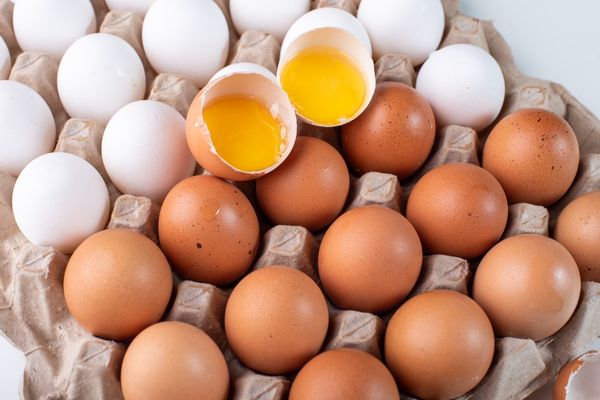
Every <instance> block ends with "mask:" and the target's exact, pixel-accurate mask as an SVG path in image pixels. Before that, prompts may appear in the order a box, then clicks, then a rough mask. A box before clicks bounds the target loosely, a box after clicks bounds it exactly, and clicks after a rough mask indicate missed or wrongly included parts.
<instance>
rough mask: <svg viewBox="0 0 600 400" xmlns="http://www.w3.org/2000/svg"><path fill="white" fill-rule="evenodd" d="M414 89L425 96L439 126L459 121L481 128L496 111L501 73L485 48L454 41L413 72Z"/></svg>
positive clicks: (499, 106)
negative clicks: (453, 43)
mask: <svg viewBox="0 0 600 400" xmlns="http://www.w3.org/2000/svg"><path fill="white" fill-rule="evenodd" d="M416 88H417V90H418V91H419V92H420V93H421V94H422V95H423V96H425V97H426V98H427V100H428V101H429V104H431V107H432V108H433V112H434V113H435V116H436V119H437V122H438V125H439V127H440V128H442V127H445V126H448V125H461V126H466V127H470V128H473V129H475V130H476V131H481V130H483V129H484V128H486V127H487V126H488V125H490V124H491V123H492V122H493V121H494V120H495V119H496V117H497V116H498V114H499V113H500V110H501V109H502V105H503V103H504V94H505V86H504V77H503V76H502V71H501V70H500V66H499V65H498V63H497V62H496V60H494V58H493V57H492V56H491V55H489V54H488V53H487V52H486V51H484V50H482V49H480V48H479V47H477V46H473V45H470V44H455V45H451V46H447V47H444V48H442V49H440V50H437V51H435V52H433V53H431V55H430V56H429V58H428V59H427V61H425V63H424V64H423V66H422V67H421V69H420V71H419V74H418V76H417V85H416Z"/></svg>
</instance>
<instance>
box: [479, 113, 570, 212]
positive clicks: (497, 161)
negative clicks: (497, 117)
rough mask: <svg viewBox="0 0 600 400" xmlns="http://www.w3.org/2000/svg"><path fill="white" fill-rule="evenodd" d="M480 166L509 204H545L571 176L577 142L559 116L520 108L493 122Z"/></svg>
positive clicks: (559, 193) (559, 194) (563, 189)
mask: <svg viewBox="0 0 600 400" xmlns="http://www.w3.org/2000/svg"><path fill="white" fill-rule="evenodd" d="M482 165H483V168H485V169H487V170H488V171H490V172H491V173H492V174H493V175H494V176H495V177H496V178H497V179H498V181H499V182H500V184H501V185H502V187H503V188H504V191H505V192H506V196H507V197H508V201H509V203H510V204H513V203H520V202H524V203H531V204H539V205H542V206H549V205H551V204H552V203H554V202H555V201H556V200H558V199H559V198H561V197H562V195H563V194H565V192H566V191H567V189H569V186H571V184H572V183H573V179H575V175H576V173H577V167H578V165H579V144H578V143H577V137H576V136H575V133H573V130H572V129H571V127H570V126H569V124H568V123H567V122H566V121H565V120H564V119H562V118H561V117H559V116H558V115H556V114H554V113H552V112H550V111H546V110H542V109H534V108H529V109H524V110H519V111H517V112H514V113H512V114H510V115H508V116H507V117H505V118H503V119H502V120H501V121H500V122H499V123H498V124H497V125H496V126H495V127H494V129H493V130H492V132H491V133H490V136H489V137H488V139H487V141H486V143H485V147H484V148H483V163H482Z"/></svg>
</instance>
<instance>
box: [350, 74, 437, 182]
mask: <svg viewBox="0 0 600 400" xmlns="http://www.w3.org/2000/svg"><path fill="white" fill-rule="evenodd" d="M434 140H435V116H434V115H433V110H432V109H431V106H430V105H429V103H428V102H427V100H426V99H425V97H423V96H422V95H421V94H420V93H419V92H417V91H416V90H415V89H413V88H411V87H410V86H407V85H405V84H403V83H399V82H384V83H379V84H378V85H377V88H376V89H375V94H374V96H373V99H372V100H371V103H370V104H369V107H367V109H366V110H365V111H364V112H363V113H362V114H361V115H360V117H358V118H357V119H355V120H354V121H352V122H350V123H348V124H346V125H344V126H343V127H342V146H343V149H344V153H345V155H346V159H347V160H348V162H349V163H350V165H352V167H354V168H355V169H356V170H358V171H359V173H361V174H362V173H365V172H369V171H378V172H386V173H390V174H394V175H397V176H398V178H399V179H404V178H406V177H408V176H410V175H412V174H413V173H414V172H415V171H416V170H417V169H419V167H420V166H421V165H423V163H424V162H425V160H426V159H427V156H428V155H429V152H430V151H431V148H432V146H433V141H434Z"/></svg>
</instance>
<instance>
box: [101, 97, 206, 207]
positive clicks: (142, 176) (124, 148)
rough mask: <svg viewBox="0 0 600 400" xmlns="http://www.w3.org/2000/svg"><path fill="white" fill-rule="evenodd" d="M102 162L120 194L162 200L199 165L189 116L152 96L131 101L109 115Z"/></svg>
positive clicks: (160, 201)
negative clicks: (188, 134) (192, 145)
mask: <svg viewBox="0 0 600 400" xmlns="http://www.w3.org/2000/svg"><path fill="white" fill-rule="evenodd" d="M102 161H103V162H104V167H105V168H106V172H107V173H108V175H109V176H110V179H111V181H112V182H113V183H114V184H115V185H116V186H117V187H118V188H119V190H120V191H121V192H123V193H129V194H133V195H135V196H144V197H148V198H149V199H151V200H152V201H154V202H156V203H159V204H160V203H162V201H163V199H164V198H165V196H166V195H167V193H168V192H169V190H171V189H172V188H173V186H175V185H176V184H177V183H179V182H180V181H181V180H183V179H185V178H187V177H189V176H191V175H192V174H193V173H194V169H195V167H196V162H195V160H194V158H193V157H192V155H191V153H190V150H189V148H188V146H187V141H186V139H185V119H184V118H183V117H182V116H181V114H179V113H178V112H177V111H176V110H175V109H174V108H172V107H170V106H168V105H166V104H164V103H160V102H157V101H152V100H140V101H136V102H134V103H130V104H128V105H126V106H125V107H123V108H121V109H120V110H119V111H117V113H116V114H115V115H114V116H113V117H112V118H111V119H110V121H109V122H108V125H106V129H105V131H104V136H103V137H102Z"/></svg>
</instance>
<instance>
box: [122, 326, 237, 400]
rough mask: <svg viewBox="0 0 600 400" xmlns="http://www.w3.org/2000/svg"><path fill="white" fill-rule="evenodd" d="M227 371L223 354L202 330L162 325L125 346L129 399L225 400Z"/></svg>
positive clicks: (125, 386) (125, 389)
mask: <svg viewBox="0 0 600 400" xmlns="http://www.w3.org/2000/svg"><path fill="white" fill-rule="evenodd" d="M229 379H230V378H229V371H228V370H227V364H226V362H225V357H223V353H221V350H220V349H219V347H218V346H217V345H216V343H215V342H214V341H213V340H212V339H211V338H210V337H209V336H208V335H207V334H206V333H204V332H203V331H202V330H200V329H198V328H196V327H195V326H193V325H189V324H186V323H183V322H177V321H168V322H160V323H158V324H155V325H152V326H151V327H149V328H146V329H145V330H144V331H142V333H140V334H139V335H138V336H137V337H136V338H135V339H134V340H133V341H132V342H131V344H130V345H129V347H128V348H127V351H126V353H125V357H124V358H123V366H122V367H121V387H122V389H123V397H125V399H127V400H164V399H178V400H195V399H205V400H225V399H226V398H227V393H228V391H229Z"/></svg>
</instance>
